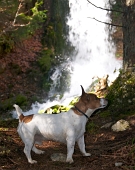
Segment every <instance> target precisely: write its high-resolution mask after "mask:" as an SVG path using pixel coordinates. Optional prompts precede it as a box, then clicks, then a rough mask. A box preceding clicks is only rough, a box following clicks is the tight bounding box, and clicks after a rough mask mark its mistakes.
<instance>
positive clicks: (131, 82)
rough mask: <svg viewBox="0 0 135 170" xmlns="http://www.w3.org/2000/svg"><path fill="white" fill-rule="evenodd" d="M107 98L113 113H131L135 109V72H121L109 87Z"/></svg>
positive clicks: (110, 110) (115, 114) (114, 114)
mask: <svg viewBox="0 0 135 170" xmlns="http://www.w3.org/2000/svg"><path fill="white" fill-rule="evenodd" d="M106 98H107V99H108V100H109V107H108V111H109V112H110V114H111V115H113V116H114V117H115V116H119V115H122V114H126V115H128V114H131V113H132V112H133V110H134V109H135V105H134V100H135V73H134V72H132V73H131V72H121V73H120V74H119V76H118V78H117V79H116V80H115V82H114V83H113V85H111V86H110V87H109V90H108V94H107V96H106Z"/></svg>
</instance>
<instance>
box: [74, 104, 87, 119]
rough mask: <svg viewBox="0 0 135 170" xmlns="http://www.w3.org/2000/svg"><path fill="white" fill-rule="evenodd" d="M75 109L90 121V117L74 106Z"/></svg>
mask: <svg viewBox="0 0 135 170" xmlns="http://www.w3.org/2000/svg"><path fill="white" fill-rule="evenodd" d="M74 108H75V109H76V110H77V111H78V112H80V113H82V114H83V115H84V116H85V117H86V118H87V119H89V117H88V116H87V115H86V114H85V113H84V112H83V111H81V110H80V109H78V107H76V106H74Z"/></svg>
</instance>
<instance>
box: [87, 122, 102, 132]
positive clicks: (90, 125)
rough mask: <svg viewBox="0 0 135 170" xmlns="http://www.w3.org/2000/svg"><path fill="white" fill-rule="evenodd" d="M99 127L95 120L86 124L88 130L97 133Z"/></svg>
mask: <svg viewBox="0 0 135 170" xmlns="http://www.w3.org/2000/svg"><path fill="white" fill-rule="evenodd" d="M98 129H99V127H98V126H97V125H96V124H95V123H94V122H93V121H91V122H89V123H87V124H86V131H87V132H90V133H92V134H95V133H96V132H97V130H98Z"/></svg>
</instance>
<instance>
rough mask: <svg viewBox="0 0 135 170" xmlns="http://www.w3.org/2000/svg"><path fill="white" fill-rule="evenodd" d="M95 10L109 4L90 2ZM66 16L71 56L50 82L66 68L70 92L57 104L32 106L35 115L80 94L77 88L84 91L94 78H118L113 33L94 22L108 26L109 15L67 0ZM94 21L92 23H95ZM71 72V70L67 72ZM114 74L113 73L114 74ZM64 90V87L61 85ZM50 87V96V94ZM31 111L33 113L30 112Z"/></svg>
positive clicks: (80, 0)
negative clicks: (71, 47) (68, 9)
mask: <svg viewBox="0 0 135 170" xmlns="http://www.w3.org/2000/svg"><path fill="white" fill-rule="evenodd" d="M91 2H92V3H93V4H94V5H96V6H97V7H101V8H110V5H109V0H91ZM69 6H70V14H69V16H68V17H67V27H68V28H69V35H68V41H69V42H70V43H71V45H72V46H73V47H74V49H75V51H74V53H73V54H74V55H72V56H68V57H67V58H68V59H69V58H70V59H69V60H67V63H64V64H62V65H61V66H60V67H59V68H57V69H56V71H55V72H54V73H53V75H52V76H51V78H52V80H53V81H54V82H56V79H57V78H58V77H60V76H61V71H62V70H63V69H65V68H66V67H67V66H68V70H69V71H70V75H71V85H70V91H69V92H65V94H64V96H63V98H62V99H61V100H56V101H53V102H50V101H49V100H48V101H47V102H46V103H44V104H39V103H36V104H33V105H32V110H30V111H29V112H27V114H30V113H31V112H33V113H36V112H38V110H39V109H42V108H48V107H50V106H52V105H54V104H58V103H59V102H60V103H62V102H64V101H65V99H69V100H68V101H71V98H72V97H73V96H76V95H80V94H81V88H80V85H82V86H83V87H84V89H86V88H87V87H88V86H89V85H90V84H91V83H92V78H93V77H94V76H98V77H103V76H104V75H107V74H109V80H110V81H113V80H114V79H115V78H116V77H117V76H118V74H119V69H120V68H121V65H122V63H121V62H120V61H119V60H117V59H116V58H115V52H116V48H115V44H114V42H113V41H112V37H111V36H110V35H111V34H112V33H113V31H114V29H109V26H108V25H106V24H103V23H101V22H98V21H96V20H99V21H102V22H107V23H111V19H110V16H109V13H108V12H107V11H106V10H102V9H100V8H96V7H95V6H93V5H92V4H90V3H89V2H88V1H87V0H69ZM95 19H96V20H95ZM69 67H70V68H72V69H69ZM114 70H116V71H115V73H114ZM61 86H66V84H61ZM54 91H55V90H54V89H53V86H52V88H51V93H52V92H53V93H54ZM33 110H34V111H33Z"/></svg>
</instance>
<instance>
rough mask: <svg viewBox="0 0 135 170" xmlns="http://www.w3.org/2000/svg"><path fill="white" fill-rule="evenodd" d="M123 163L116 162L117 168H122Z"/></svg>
mask: <svg viewBox="0 0 135 170" xmlns="http://www.w3.org/2000/svg"><path fill="white" fill-rule="evenodd" d="M122 165H123V163H122V162H115V166H122Z"/></svg>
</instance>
